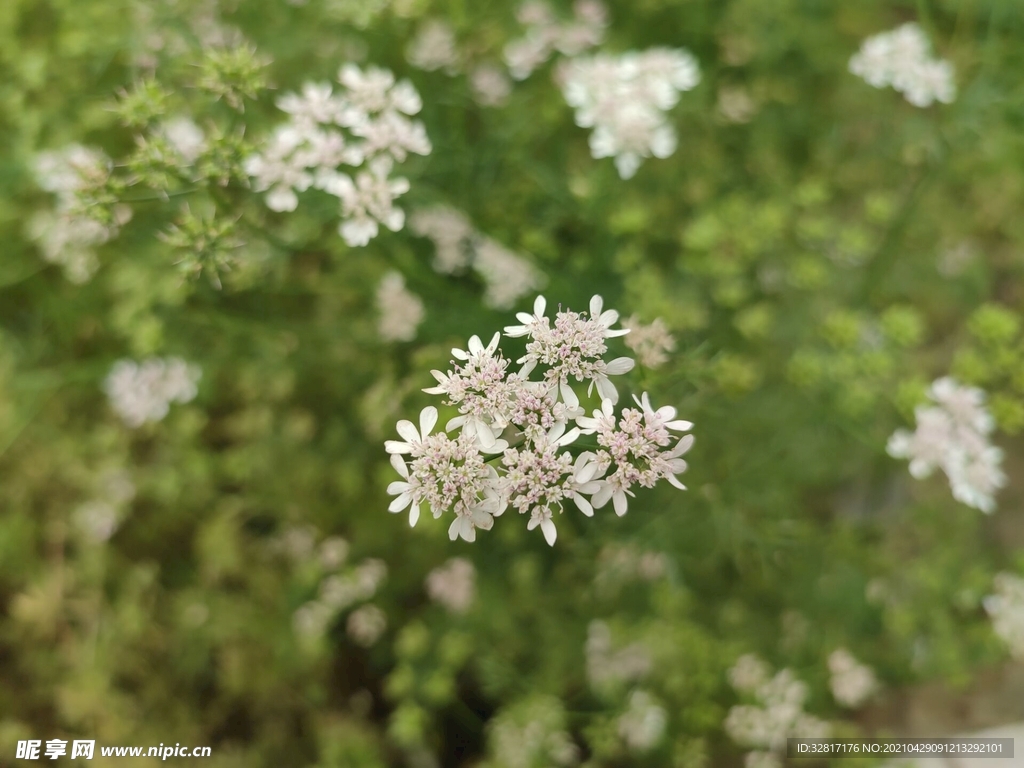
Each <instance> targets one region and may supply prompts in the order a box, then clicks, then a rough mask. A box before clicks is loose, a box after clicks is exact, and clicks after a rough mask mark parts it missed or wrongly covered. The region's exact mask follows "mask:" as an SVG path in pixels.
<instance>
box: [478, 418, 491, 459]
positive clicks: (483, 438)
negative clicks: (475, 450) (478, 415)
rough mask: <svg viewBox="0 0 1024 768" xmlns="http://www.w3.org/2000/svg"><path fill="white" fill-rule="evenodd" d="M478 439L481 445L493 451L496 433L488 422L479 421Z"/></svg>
mask: <svg viewBox="0 0 1024 768" xmlns="http://www.w3.org/2000/svg"><path fill="white" fill-rule="evenodd" d="M476 439H477V442H479V443H480V447H481V448H482V449H483V450H484V451H486V452H487V453H492V452H493V451H492V450H491V449H492V448H494V433H493V432H491V428H490V427H488V426H487V425H486V424H480V423H477V430H476Z"/></svg>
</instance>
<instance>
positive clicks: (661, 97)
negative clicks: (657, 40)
mask: <svg viewBox="0 0 1024 768" xmlns="http://www.w3.org/2000/svg"><path fill="white" fill-rule="evenodd" d="M558 77H559V80H560V82H561V84H562V92H563V94H564V96H565V100H566V102H567V103H568V104H569V106H571V107H573V108H575V110H576V124H577V125H578V126H580V127H581V128H593V129H594V130H593V133H592V134H591V135H590V150H591V154H592V155H593V156H594V157H595V158H602V157H614V158H615V166H616V168H617V169H618V171H619V176H620V177H622V178H623V179H628V178H631V177H632V176H633V175H634V174H635V173H636V171H637V169H638V168H639V167H640V164H641V162H642V161H643V159H644V158H647V157H652V156H653V157H658V158H665V157H668V156H670V155H671V154H672V153H673V152H675V150H676V132H675V129H674V128H673V127H672V125H671V124H670V123H669V122H668V119H667V116H666V113H667V112H668V110H670V109H672V107H674V106H675V105H676V104H677V103H678V101H679V94H680V93H682V92H684V91H689V90H691V89H692V88H694V87H695V86H696V85H697V84H698V83H699V82H700V70H699V68H698V66H697V61H696V59H694V58H693V56H692V55H690V53H689V52H687V51H685V50H682V49H670V48H651V49H649V50H646V51H642V52H636V51H632V52H628V53H624V54H621V55H617V56H613V55H610V54H595V55H593V56H589V57H580V58H576V59H572V60H569V61H567V62H565V63H564V64H563V65H562V66H561V67H560V69H559V72H558Z"/></svg>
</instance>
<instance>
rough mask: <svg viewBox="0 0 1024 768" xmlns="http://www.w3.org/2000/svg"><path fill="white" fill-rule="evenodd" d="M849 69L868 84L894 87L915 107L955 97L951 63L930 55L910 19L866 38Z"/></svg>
mask: <svg viewBox="0 0 1024 768" xmlns="http://www.w3.org/2000/svg"><path fill="white" fill-rule="evenodd" d="M849 68H850V72H852V73H853V74H855V75H857V76H858V77H860V78H861V79H862V80H864V82H866V83H867V84H868V85H871V86H873V87H875V88H885V87H886V86H891V87H893V88H894V89H896V90H897V91H899V92H900V93H902V94H903V96H904V98H906V100H907V101H909V102H910V103H911V104H913V105H914V106H915V107H927V106H929V105H931V104H932V103H933V102H935V101H939V102H941V103H943V104H950V103H952V101H953V100H954V99H955V98H956V82H955V80H954V78H953V65H952V64H950V63H949V62H948V61H943V60H941V59H934V58H932V56H931V46H930V45H929V43H928V38H927V37H926V36H925V34H924V30H922V29H921V27H919V26H918V25H917V24H914V23H912V22H911V23H907V24H903V25H902V26H899V27H897V28H896V29H893V30H890V31H889V32H882V33H881V34H878V35H874V36H873V37H869V38H868V39H867V40H865V41H864V43H863V45H861V47H860V50H859V51H857V53H855V54H854V55H853V57H852V58H851V59H850V65H849Z"/></svg>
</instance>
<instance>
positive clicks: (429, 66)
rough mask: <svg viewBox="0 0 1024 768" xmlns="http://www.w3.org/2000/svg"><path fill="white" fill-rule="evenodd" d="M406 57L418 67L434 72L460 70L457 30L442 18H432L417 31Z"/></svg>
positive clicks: (452, 72) (449, 72) (448, 72)
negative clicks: (456, 39)
mask: <svg viewBox="0 0 1024 768" xmlns="http://www.w3.org/2000/svg"><path fill="white" fill-rule="evenodd" d="M405 58H406V61H408V62H409V63H410V64H412V65H413V66H414V67H416V68H417V69H423V70H426V71H427V72H434V71H436V70H438V69H443V70H444V71H445V72H446V73H447V74H449V75H451V74H455V72H457V71H458V64H459V52H458V49H457V47H456V43H455V32H454V31H453V30H452V28H451V26H450V25H449V24H447V23H446V22H444V21H441V20H440V19H430V20H429V21H427V22H425V23H424V24H423V25H421V26H420V28H419V29H418V30H417V32H416V36H415V37H414V38H413V39H412V42H410V43H409V47H408V48H406V51H405Z"/></svg>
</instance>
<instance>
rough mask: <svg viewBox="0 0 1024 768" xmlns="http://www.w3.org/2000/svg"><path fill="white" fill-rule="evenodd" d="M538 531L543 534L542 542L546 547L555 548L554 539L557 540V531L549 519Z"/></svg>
mask: <svg viewBox="0 0 1024 768" xmlns="http://www.w3.org/2000/svg"><path fill="white" fill-rule="evenodd" d="M540 530H541V533H543V534H544V540H545V541H546V542H547V543H548V546H549V547H553V546H555V539H557V538H558V531H557V530H556V529H555V524H554V523H553V522H552V520H551V518H550V517H549V518H548V519H547V520H545V521H544V522H542V523H541V524H540Z"/></svg>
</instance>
